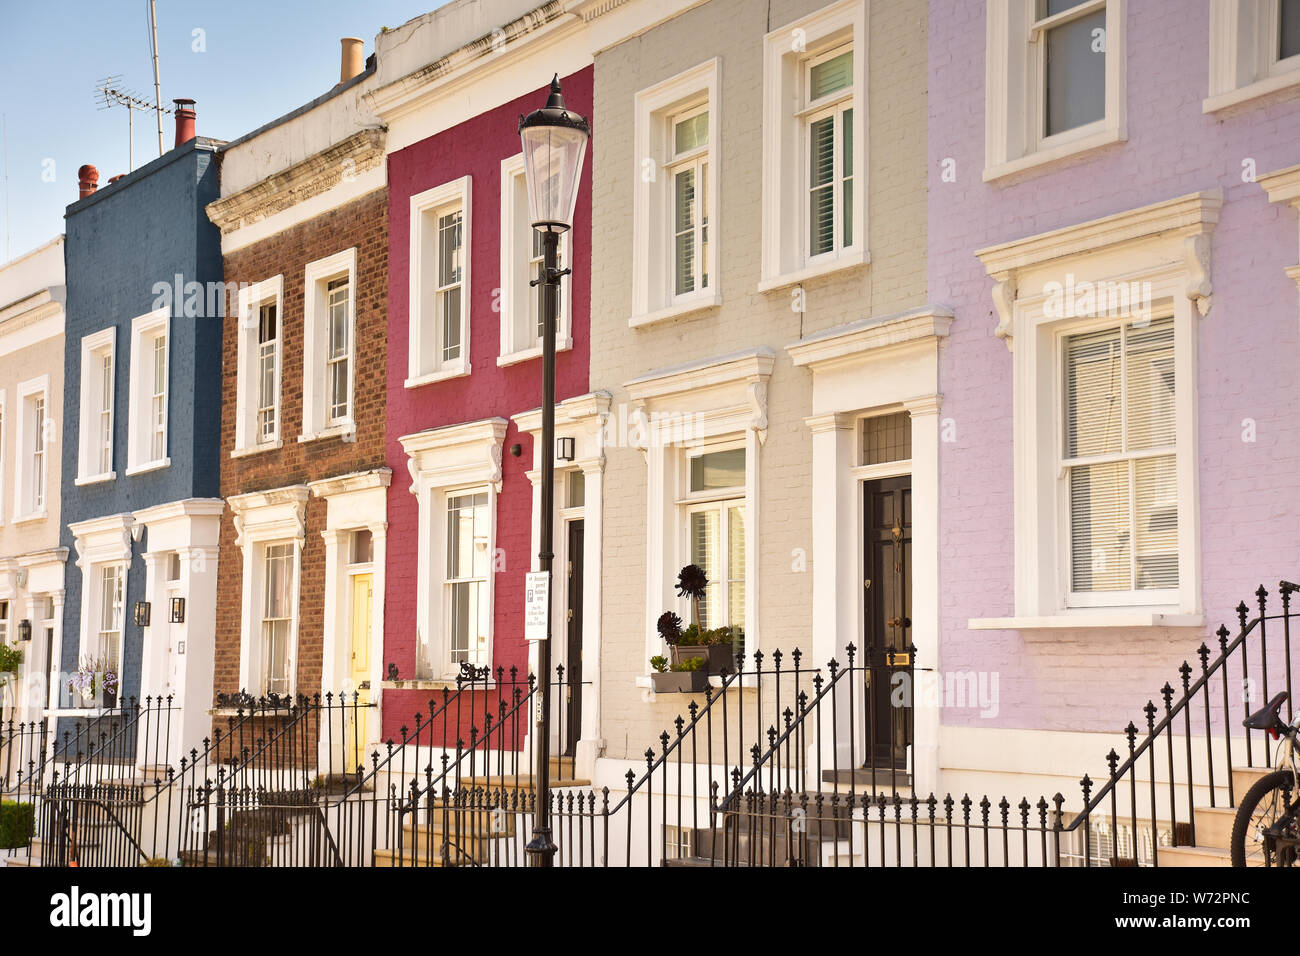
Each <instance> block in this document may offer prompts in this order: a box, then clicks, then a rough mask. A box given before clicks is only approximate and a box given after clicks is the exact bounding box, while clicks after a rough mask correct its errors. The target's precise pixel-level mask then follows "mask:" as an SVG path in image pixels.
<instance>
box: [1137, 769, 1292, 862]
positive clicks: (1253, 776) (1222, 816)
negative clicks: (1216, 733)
mask: <svg viewBox="0 0 1300 956" xmlns="http://www.w3.org/2000/svg"><path fill="white" fill-rule="evenodd" d="M1274 769H1275V768H1271V767H1233V768H1232V792H1233V796H1235V797H1236V799H1237V800H1238V801H1240V800H1241V798H1242V797H1243V796H1244V795H1245V793H1246V791H1247V790H1249V789H1250V788H1251V787H1252V786H1254V785H1255V782H1256V781H1257V780H1259V779H1260V778H1261V777H1264V776H1266V775H1267V774H1270V773H1272V772H1273V770H1274ZM1236 814H1237V811H1236V810H1235V809H1234V808H1232V807H1197V808H1196V845H1195V846H1168V847H1160V849H1159V850H1157V851H1156V862H1157V863H1158V864H1159V865H1160V866H1175V867H1202V866H1214V867H1218V866H1232V853H1231V851H1230V850H1229V847H1230V846H1231V843H1232V822H1233V820H1234V818H1235V817H1236Z"/></svg>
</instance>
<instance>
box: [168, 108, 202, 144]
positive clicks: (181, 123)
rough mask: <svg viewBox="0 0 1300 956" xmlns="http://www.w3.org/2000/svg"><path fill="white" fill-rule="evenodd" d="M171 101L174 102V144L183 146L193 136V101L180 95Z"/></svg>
mask: <svg viewBox="0 0 1300 956" xmlns="http://www.w3.org/2000/svg"><path fill="white" fill-rule="evenodd" d="M172 102H173V103H175V104H176V145H177V146H183V145H184V144H185V143H188V142H189V141H190V140H192V139H193V138H194V117H195V115H196V114H195V112H194V101H193V100H190V99H185V98H183V97H182V98H179V99H174V100H172Z"/></svg>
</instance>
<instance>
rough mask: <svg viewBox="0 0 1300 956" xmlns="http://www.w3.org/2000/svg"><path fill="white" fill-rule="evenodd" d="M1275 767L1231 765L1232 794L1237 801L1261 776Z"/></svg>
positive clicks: (1266, 774)
mask: <svg viewBox="0 0 1300 956" xmlns="http://www.w3.org/2000/svg"><path fill="white" fill-rule="evenodd" d="M1276 769H1277V768H1276V767H1233V768H1232V795H1233V797H1235V798H1236V800H1237V802H1238V803H1240V802H1241V798H1242V797H1244V796H1245V795H1246V791H1247V790H1249V789H1250V788H1251V787H1253V786H1254V785H1255V784H1256V782H1257V781H1259V780H1260V779H1261V778H1262V777H1266V776H1268V775H1269V774H1270V773H1272V772H1273V771H1274V770H1276Z"/></svg>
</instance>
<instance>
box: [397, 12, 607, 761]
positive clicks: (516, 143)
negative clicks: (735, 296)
mask: <svg viewBox="0 0 1300 956" xmlns="http://www.w3.org/2000/svg"><path fill="white" fill-rule="evenodd" d="M431 16H432V17H433V18H434V19H435V20H436V16H437V15H436V14H435V15H431ZM428 19H429V18H422V19H421V20H417V21H412V23H411V24H408V25H406V26H405V27H403V28H401V30H399V31H395V32H397V33H399V34H400V33H401V32H402V31H408V30H409V31H411V32H412V34H413V38H414V40H415V41H419V40H420V39H421V32H420V31H421V30H422V29H423V28H425V27H426V26H427V24H426V22H425V21H427V20H428ZM435 25H436V24H435ZM537 29H538V24H537V23H535V22H534V21H533V20H528V19H527V18H525V19H524V20H521V21H519V22H518V23H515V24H508V25H507V27H506V29H505V32H506V35H507V36H508V38H509V41H510V42H512V43H514V44H517V47H516V49H517V50H518V52H517V54H516V55H515V56H513V57H511V56H509V55H507V56H506V62H505V64H504V65H503V63H502V62H501V61H498V62H497V63H496V64H495V65H494V66H493V67H492V68H491V69H490V76H486V77H483V78H481V79H479V80H478V81H476V85H475V86H474V91H475V92H474V97H475V98H476V99H478V100H479V101H480V102H485V101H499V102H497V103H496V105H492V106H491V107H490V108H484V109H482V111H481V112H473V111H472V110H470V111H469V112H468V113H467V112H466V108H465V105H464V100H465V99H466V97H465V96H464V95H463V91H462V95H460V96H458V97H455V103H454V105H451V104H447V109H445V110H444V109H442V108H441V106H442V105H444V104H445V103H446V100H445V99H444V98H443V97H444V95H447V96H450V94H444V93H443V91H441V90H440V89H439V88H438V87H437V83H436V82H435V83H433V87H432V88H424V87H422V86H421V82H420V81H412V79H411V77H409V76H407V77H402V76H400V75H399V76H397V77H395V78H394V81H393V82H392V83H391V84H389V85H388V86H386V87H385V86H383V85H381V87H380V88H379V89H378V90H377V92H376V93H375V105H376V108H377V111H378V113H379V115H380V116H381V117H382V118H383V119H384V121H385V122H386V123H387V124H388V126H389V130H390V139H389V143H390V146H391V148H392V151H391V152H390V153H389V155H388V159H387V162H388V181H389V193H388V215H389V222H388V226H389V247H388V252H389V261H390V264H391V265H390V271H389V280H388V281H389V284H388V303H389V313H388V314H389V322H388V369H387V370H388V385H387V419H388V426H387V461H388V463H389V465H390V466H391V467H392V469H393V476H394V478H393V482H392V485H391V487H390V489H389V496H388V529H389V537H388V575H387V583H386V596H385V608H386V611H385V622H384V649H383V662H384V669H385V673H386V675H387V678H388V679H387V680H385V682H384V693H383V698H382V699H383V733H384V736H385V737H387V738H390V739H393V740H394V741H398V742H400V741H401V740H402V728H406V729H407V732H408V737H407V739H408V740H410V739H413V736H414V733H415V730H416V727H417V722H416V715H417V714H418V715H420V717H421V719H423V720H427V719H428V716H429V714H430V713H431V712H433V713H435V714H436V715H437V716H436V719H435V721H434V724H433V730H432V731H427V730H426V735H425V736H424V737H423V738H422V739H420V741H419V742H420V743H421V744H423V745H428V744H433V745H434V746H443V745H444V744H445V745H446V746H447V747H454V746H455V745H456V743H457V739H461V740H463V741H464V742H466V743H468V737H469V734H470V733H471V726H472V727H474V728H476V729H477V732H478V733H480V734H482V732H483V729H484V726H485V718H484V715H485V713H494V714H496V715H498V716H499V713H500V711H499V710H498V709H497V708H498V706H499V705H498V703H497V701H498V700H499V697H498V694H500V695H501V696H502V697H505V698H506V700H507V704H510V703H512V701H511V697H512V694H513V688H512V687H509V686H508V684H507V687H506V688H501V687H499V686H498V685H497V681H498V679H499V677H501V676H503V675H504V678H505V680H506V681H507V682H509V681H510V674H511V669H512V668H514V669H517V671H516V673H517V679H518V681H519V682H521V683H520V685H519V687H520V689H521V690H522V691H524V692H526V687H527V685H526V683H523V682H526V680H527V675H528V674H529V672H530V662H529V645H528V644H527V642H526V641H525V640H524V634H523V611H524V599H525V596H524V581H525V574H526V572H528V571H529V570H531V569H533V568H535V567H536V551H537V544H536V532H537V529H536V526H535V520H536V519H535V517H534V515H535V514H536V509H535V507H534V503H535V500H536V498H537V491H536V490H535V486H536V481H537V478H538V476H537V473H536V471H535V470H532V469H536V468H537V467H539V465H540V460H536V461H535V459H534V447H533V446H534V441H533V432H534V431H536V430H537V429H538V428H539V425H538V424H537V421H536V419H538V418H539V415H536V414H532V415H530V414H529V413H530V412H533V411H534V410H536V409H538V406H539V405H540V400H541V393H542V358H541V336H540V330H539V314H538V302H537V290H536V289H534V288H531V287H530V285H529V280H530V279H532V278H533V277H534V276H535V275H536V274H537V269H538V267H539V264H540V252H541V250H540V244H538V245H536V246H534V242H533V231H532V228H531V219H530V216H529V211H528V202H527V196H526V192H525V189H524V170H523V161H522V154H521V149H520V140H519V135H518V132H517V124H518V120H519V117H520V115H521V114H524V113H527V112H529V111H531V110H533V109H535V108H537V107H538V106H539V105H541V104H543V103H544V102H545V100H546V93H547V85H548V83H549V80H550V74H549V73H546V72H545V70H546V69H547V67H546V66H543V65H542V62H543V59H544V60H545V62H546V64H549V65H561V66H563V65H564V64H565V63H566V62H569V63H573V64H574V65H576V66H577V68H576V69H573V70H571V71H569V72H567V73H566V72H565V71H564V70H561V72H560V80H561V82H562V84H563V89H564V96H565V99H566V101H567V103H568V106H569V108H570V109H572V110H575V111H577V112H580V113H583V114H584V115H588V116H589V115H590V114H591V108H592V68H591V66H590V65H589V64H590V54H589V53H586V52H582V46H581V44H580V43H579V42H573V43H571V44H570V45H569V46H570V47H572V52H570V53H562V54H561V55H560V56H558V57H557V56H555V55H554V51H553V50H549V51H548V52H547V54H546V56H545V57H542V56H530V55H529V53H528V46H529V37H528V36H527V34H528V33H529V32H531V31H535V30H537ZM401 39H402V38H401V37H400V36H399V37H397V38H394V39H390V38H389V37H387V36H385V37H383V38H381V41H380V42H381V44H382V43H384V42H385V41H389V42H397V41H399V40H401ZM502 43H503V45H507V46H508V44H507V42H506V41H505V40H503V41H502ZM381 52H382V51H381ZM508 53H509V50H507V54H508ZM455 58H456V54H455V53H453V54H451V55H450V56H449V57H448V59H449V60H451V61H454V60H455ZM584 60H585V63H586V65H583V63H584ZM380 61H381V63H384V62H385V58H384V57H383V56H382V55H381V57H380ZM388 63H389V64H390V69H394V70H396V69H400V65H401V60H400V56H399V55H396V54H395V55H394V56H393V57H391V58H389V60H388ZM467 73H472V68H470V69H467ZM382 79H383V77H382V76H381V84H382ZM445 79H446V78H445V77H444V81H445ZM525 83H527V86H525V85H524V84H525ZM512 84H513V85H514V88H513V89H512V88H511V85H512ZM458 110H459V111H460V114H461V115H456V111H458ZM449 116H450V117H451V118H452V119H451V120H449V119H448V117H449ZM429 129H435V130H436V131H434V132H432V133H431V134H429V135H425V136H422V137H421V136H420V134H421V133H422V132H424V131H425V130H429ZM417 137H420V138H417ZM574 219H575V221H574V224H573V228H572V230H571V231H570V232H569V233H567V234H566V235H565V236H564V238H563V240H562V242H561V267H562V268H563V267H568V266H574V267H575V269H574V274H573V276H572V277H571V278H568V279H566V280H565V282H564V284H563V286H562V291H561V307H560V312H561V315H560V320H559V325H558V345H557V349H558V353H557V362H556V397H557V402H559V403H560V407H561V411H560V412H559V414H558V418H559V421H560V424H559V427H558V429H557V436H558V437H566V436H567V437H573V438H575V442H574V443H573V448H574V451H573V452H571V453H569V452H567V451H566V452H565V453H564V457H563V459H562V460H560V461H557V486H556V487H557V533H556V540H557V542H558V547H557V562H556V567H557V569H560V571H559V572H557V574H556V593H555V595H554V597H553V606H554V607H555V608H556V613H555V618H556V627H555V632H554V634H553V639H554V640H555V642H556V643H555V645H553V646H554V651H553V655H554V656H555V659H556V661H557V662H558V663H559V664H560V665H562V666H566V668H567V670H568V672H569V673H570V674H572V673H573V672H574V671H575V670H576V669H578V668H580V662H581V657H582V646H583V643H584V640H594V639H595V638H594V634H595V633H596V632H595V630H594V628H595V627H596V623H597V622H596V621H587V620H586V617H587V616H585V615H584V614H583V609H584V607H587V608H593V607H594V608H598V606H599V605H598V603H597V604H594V606H593V603H592V602H593V601H594V600H595V597H596V596H597V595H598V584H593V585H592V586H591V587H590V588H584V587H583V582H584V581H590V580H592V579H593V578H594V577H596V576H597V575H598V571H599V569H598V568H595V567H590V568H588V562H586V561H585V556H586V555H587V554H588V553H589V552H591V551H595V553H596V554H597V555H598V550H596V549H598V544H597V543H595V542H598V538H599V536H598V534H597V535H596V536H595V540H594V541H593V542H592V543H591V544H587V543H586V541H585V539H584V530H585V529H584V523H585V519H586V514H587V502H588V501H589V496H588V495H587V494H586V491H587V481H586V477H587V475H588V474H592V475H593V477H594V478H595V482H594V483H595V485H596V488H597V489H598V488H599V470H600V466H601V464H602V462H603V459H600V456H599V454H598V452H597V450H596V446H597V442H596V440H595V436H596V434H597V432H598V427H597V424H596V423H597V421H598V419H599V417H600V415H601V414H603V411H604V409H605V408H606V407H607V405H601V403H600V400H599V398H598V397H593V396H588V395H587V391H588V343H589V321H588V303H589V300H590V261H591V168H590V164H588V166H587V168H586V169H584V171H583V178H582V185H581V190H580V198H579V201H578V207H577V210H576V213H575V216H574ZM516 418H517V419H518V420H516ZM566 427H567V429H568V430H567V431H566ZM579 433H581V434H579ZM560 444H561V443H558V442H557V445H560ZM565 447H566V449H567V447H568V446H567V445H566V446H565ZM579 450H580V451H581V452H582V454H581V455H579V454H578V451H579ZM597 511H598V509H597ZM596 520H597V521H598V520H599V519H598V518H597V519H596ZM596 530H597V531H598V528H597V529H596ZM575 568H576V572H575V573H576V580H575V577H574V574H565V573H562V572H563V571H564V570H566V569H568V570H572V569H575ZM593 590H594V591H595V592H596V593H595V595H592V594H590V593H588V592H589V591H593ZM569 611H573V612H574V613H568V612H569ZM590 617H593V618H594V617H598V611H595V610H593V613H592V614H591V615H590ZM590 646H591V651H592V653H591V654H590V655H589V658H590V659H591V660H593V662H594V659H595V657H596V655H595V653H594V651H595V647H596V645H590ZM592 669H594V663H593V667H592ZM469 674H477V675H478V680H477V681H476V682H475V683H474V684H473V686H472V687H468V688H467V687H465V686H464V685H465V677H466V675H469ZM458 678H459V679H460V680H459V682H458ZM485 678H486V680H487V683H486V686H485V684H484V683H482V681H483V680H484V679H485ZM462 688H463V689H462ZM458 690H460V693H459V694H457V691H458ZM579 696H580V697H581V696H582V695H579ZM444 701H452V702H453V703H451V704H449V705H448V706H447V707H446V710H445V712H443V713H441V714H438V713H437V712H438V711H439V709H440V708H442V707H443V702H444ZM568 706H569V708H571V709H566V710H565V714H564V716H563V717H561V718H560V720H561V721H562V722H563V721H567V722H568V724H569V725H570V728H571V731H570V729H565V730H563V731H561V732H559V738H560V739H557V743H559V744H561V745H562V747H563V748H564V749H565V752H567V753H570V754H572V753H575V752H576V749H577V743H578V737H579V735H580V733H579V732H580V731H581V730H582V727H583V726H584V725H585V726H588V727H591V728H594V727H596V726H597V725H596V724H595V720H594V718H595V714H594V713H588V714H587V715H586V719H585V721H584V719H583V716H582V715H581V713H580V707H581V702H580V701H579V703H578V704H577V705H568ZM596 706H598V703H597V702H596V700H595V699H594V695H592V701H591V705H590V710H591V711H594V710H595V708H596ZM553 712H554V711H553ZM523 714H524V710H523V709H520V710H519V711H518V716H520V718H521V719H519V720H518V721H517V723H516V722H515V720H514V718H515V716H516V715H515V714H514V713H512V714H511V718H512V719H511V721H510V723H511V724H512V729H514V728H517V729H518V731H519V732H520V733H523V732H526V728H527V726H528V721H527V719H526V716H523ZM425 726H426V728H427V727H428V726H429V725H428V724H427V723H426V724H425ZM454 728H458V729H454ZM592 736H594V733H593V734H592ZM566 738H567V739H566ZM508 746H510V745H509V744H508ZM513 746H515V747H522V746H525V744H524V743H522V742H520V739H519V738H515V742H514V744H513Z"/></svg>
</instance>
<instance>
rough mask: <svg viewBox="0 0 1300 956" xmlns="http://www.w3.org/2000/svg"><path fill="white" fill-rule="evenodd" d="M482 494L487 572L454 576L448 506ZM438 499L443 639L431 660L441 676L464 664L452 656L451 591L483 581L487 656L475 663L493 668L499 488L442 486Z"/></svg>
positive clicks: (449, 673)
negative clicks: (449, 552)
mask: <svg viewBox="0 0 1300 956" xmlns="http://www.w3.org/2000/svg"><path fill="white" fill-rule="evenodd" d="M480 494H484V495H487V522H488V533H487V539H488V540H487V561H488V570H487V575H486V576H485V577H483V578H481V579H480V578H477V577H472V576H471V577H467V578H455V579H453V578H451V577H450V576H449V575H450V569H449V568H448V562H447V557H448V556H447V543H448V541H449V540H450V537H451V525H450V521H451V516H450V513H449V511H448V508H449V507H450V505H451V502H452V500H453V499H455V498H460V497H467V496H477V495H480ZM436 499H437V506H438V507H440V508H441V514H442V526H441V532H442V533H441V535H440V538H441V540H442V542H443V547H442V548H440V549H439V550H440V553H439V554H438V555H437V556H435V560H436V561H437V560H438V559H440V561H439V570H438V572H437V574H438V576H437V577H436V578H434V581H435V582H437V583H436V584H435V587H437V589H438V590H439V591H440V592H441V595H440V597H441V601H440V603H441V604H442V609H441V631H442V637H441V641H439V642H436V645H435V646H436V647H437V648H438V650H437V655H438V656H437V657H436V658H433V659H432V660H430V661H429V662H428V663H430V664H433V665H434V666H435V668H436V669H440V670H441V676H443V677H454V676H455V675H456V674H457V673H458V672H459V670H460V664H459V663H458V662H455V661H453V660H452V659H451V655H452V650H453V648H452V619H451V616H452V609H453V607H454V605H453V603H452V600H451V594H452V591H453V589H454V588H455V586H456V585H458V584H466V583H474V582H480V583H482V584H483V586H484V587H486V588H487V647H486V649H485V651H484V655H485V660H482V661H479V662H478V663H476V664H474V666H475V667H485V666H486V667H489V668H490V667H491V666H492V651H493V640H492V639H493V633H494V631H495V628H494V627H493V617H494V612H495V602H494V597H495V591H496V588H495V587H494V586H493V580H492V579H493V578H494V577H495V568H494V564H495V560H494V558H495V554H496V539H497V520H496V505H497V500H496V490H495V489H494V488H493V487H492V485H490V484H475V485H466V486H464V487H461V488H446V489H441V490H440V492H439V493H438V494H437V495H436Z"/></svg>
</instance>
